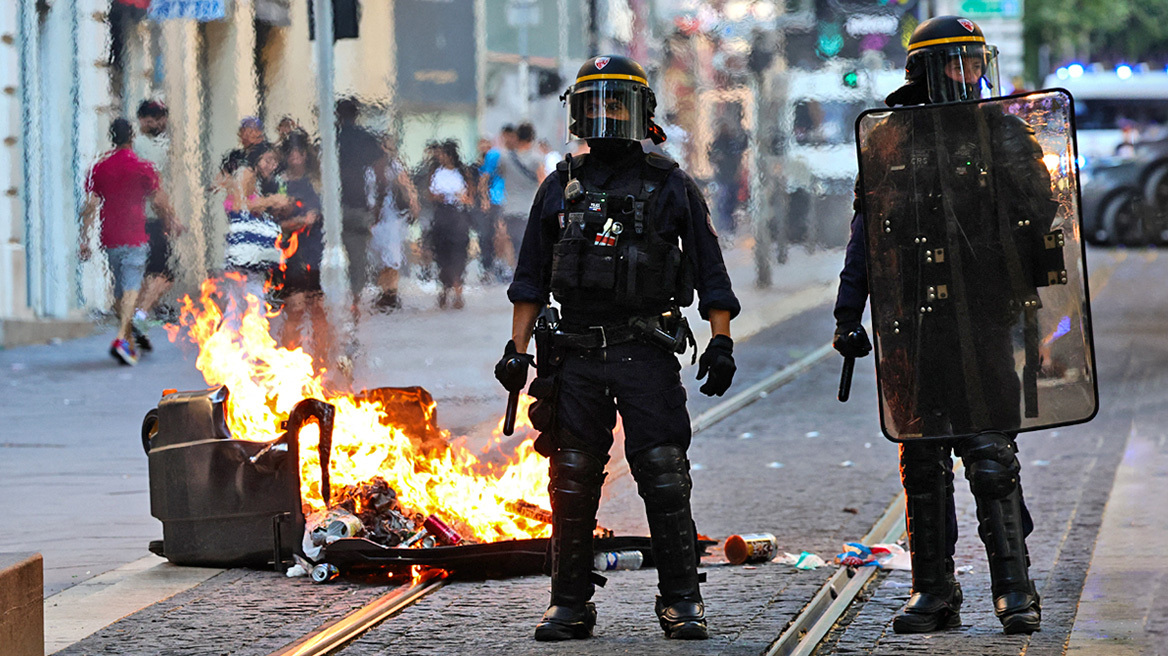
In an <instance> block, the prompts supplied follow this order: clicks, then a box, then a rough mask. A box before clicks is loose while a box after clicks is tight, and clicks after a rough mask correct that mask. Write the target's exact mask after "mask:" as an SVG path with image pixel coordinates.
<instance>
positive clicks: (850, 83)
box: [843, 69, 860, 89]
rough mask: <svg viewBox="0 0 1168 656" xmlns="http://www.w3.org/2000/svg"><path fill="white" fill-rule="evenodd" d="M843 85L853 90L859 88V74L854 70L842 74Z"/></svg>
mask: <svg viewBox="0 0 1168 656" xmlns="http://www.w3.org/2000/svg"><path fill="white" fill-rule="evenodd" d="M843 83H844V86H845V87H847V88H849V89H855V88H856V87H858V86H860V74H859V73H857V72H856V71H855V69H852V70H849V71H847V72H846V73H844V78H843Z"/></svg>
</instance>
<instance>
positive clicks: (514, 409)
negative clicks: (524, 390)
mask: <svg viewBox="0 0 1168 656" xmlns="http://www.w3.org/2000/svg"><path fill="white" fill-rule="evenodd" d="M518 413H519V390H515V391H514V392H511V394H510V395H508V396H507V414H505V415H503V434H504V435H506V436H507V437H511V435H512V434H513V433H514V432H515V415H516V414H518Z"/></svg>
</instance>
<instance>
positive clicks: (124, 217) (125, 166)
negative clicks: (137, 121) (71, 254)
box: [80, 118, 181, 365]
mask: <svg viewBox="0 0 1168 656" xmlns="http://www.w3.org/2000/svg"><path fill="white" fill-rule="evenodd" d="M110 138H111V139H112V141H113V145H114V149H113V150H111V151H110V152H108V153H106V154H105V155H104V156H103V157H102V158H101V160H99V161H98V162H97V163H96V164H94V165H93V169H92V170H90V172H89V177H88V178H87V179H86V181H85V191H86V194H87V195H86V199H85V207H84V209H83V210H82V213H81V220H82V228H81V249H80V254H81V259H82V260H87V259H89V257H90V255H91V252H90V248H89V235H90V232H91V229H92V227H93V223H94V218H95V217H96V216H98V215H99V214H100V217H101V226H100V233H99V237H100V239H99V241H100V243H101V247H102V249H103V250H105V252H106V255H107V257H108V258H109V267H110V273H112V274H113V279H114V299H115V301H114V302H115V304H116V305H115V307H116V309H117V314H118V334H117V336H116V337H115V338H114V341H113V343H112V344H111V345H110V355H111V356H113V357H114V359H116V360H118V361H119V362H121V363H122V364H126V365H133V364H137V363H138V351H137V349H136V348H135V346H134V343H133V341H132V338H131V328H130V321H131V319H133V317H134V307H135V305H136V303H137V299H138V289H139V287H141V284H142V274H143V272H144V270H145V268H146V255H147V249H148V237H147V235H146V203H147V202H149V203H150V204H151V206H152V207H153V208H154V211H155V212H156V213H157V214H158V216H159V217H160V218H161V219H162V220H163V221H164V225H165V226H166V230H167V232H169V233H171V234H176V233H178V232H179V231H181V226H180V225H179V224H178V223H177V221H176V220H175V217H174V211H173V210H172V209H171V206H170V200H169V199H168V198H167V196H166V192H165V191H163V190H162V189H161V187H160V186H159V181H158V173H157V172H156V171H155V170H154V167H153V166H152V165H151V164H150V163H149V162H147V161H145V160H143V159H141V158H140V157H138V156H137V155H136V154H134V150H133V147H132V143H133V138H134V129H133V127H132V126H131V125H130V122H129V121H127V120H126V119H124V118H118V119H114V121H113V123H112V124H111V125H110ZM99 209H100V212H99Z"/></svg>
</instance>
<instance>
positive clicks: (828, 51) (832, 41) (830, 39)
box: [815, 22, 844, 59]
mask: <svg viewBox="0 0 1168 656" xmlns="http://www.w3.org/2000/svg"><path fill="white" fill-rule="evenodd" d="M843 48H844V36H843V34H841V33H840V27H839V25H838V24H836V23H829V22H823V23H820V24H819V38H818V39H817V40H816V43H815V51H816V53H818V54H819V56H820V57H822V58H823V59H831V58H832V57H835V56H836V55H838V54H839V52H840V50H843Z"/></svg>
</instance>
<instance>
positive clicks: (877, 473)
mask: <svg viewBox="0 0 1168 656" xmlns="http://www.w3.org/2000/svg"><path fill="white" fill-rule="evenodd" d="M830 328H831V316H830V313H829V312H827V308H826V306H824V307H823V308H820V309H819V310H817V311H815V312H810V313H807V314H805V315H801V316H800V317H797V318H796V319H794V320H792V321H790V322H787V323H785V324H783V325H780V326H778V327H776V328H774V329H772V330H768V331H765V332H763V333H760V334H759V335H756V336H755V337H754V338H752V339H750V340H748V341H746V342H743V343H742V345H741V346H740V348H739V349H737V350H738V351H739V353H738V355H739V363H740V366H741V367H742V370H743V371H744V372H750V371H754V373H753V374H752V376H753V377H754V378H761V377H763V376H765V375H766V374H767V373H770V371H773V370H774V369H775V368H778V367H781V366H784V365H785V364H788V363H789V362H791V361H793V360H794V359H797V358H798V357H801V356H802V355H805V354H806V353H808V352H810V351H811V350H813V349H814V348H816V347H818V346H821V345H822V344H823V343H824V342H825V341H826V339H827V338H828V336H830V332H831V330H830ZM837 366H838V362H837V361H836V360H835V359H831V360H827V361H824V363H822V364H821V365H820V366H818V367H816V368H815V369H814V370H812V371H811V372H809V374H808V375H807V376H806V382H803V379H801V380H800V382H799V383H798V384H792V385H789V386H787V387H784V388H781V389H780V390H777V391H776V392H774V393H772V394H770V395H768V396H767V397H766V398H765V399H761V400H760V401H758V402H756V403H755V404H753V405H751V406H749V407H748V408H746V409H745V410H744V411H742V412H741V413H739V414H738V415H735V416H733V417H731V418H730V419H728V420H725V421H723V422H722V423H720V424H717V425H715V426H713V427H712V428H710V429H709V430H707V431H705V432H703V433H701V434H699V435H698V436H697V437H696V438H695V441H694V445H693V448H692V449H691V460H692V462H693V463H694V470H695V471H694V473H693V477H694V485H695V493H694V509H695V517H696V521H697V523H698V527H699V530H700V531H701V532H703V533H705V534H708V535H710V536H712V537H714V538H716V539H722V538H724V537H725V536H727V535H729V534H731V533H746V532H759V531H766V532H771V533H774V534H775V535H776V536H778V537H779V543H780V550H782V551H790V552H795V553H798V552H800V551H802V550H808V551H813V552H816V553H819V554H820V555H822V556H824V557H825V558H830V556H831V555H833V554H834V553H836V552H838V551H839V550H840V545H841V543H842V542H843V541H845V540H850V539H856V538H857V537H859V536H860V535H862V534H863V533H864V532H865V531H866V530H867V529H868V527H869V526H871V524H872V522H873V521H875V519H876V517H877V516H878V515H879V514H880V513H881V512H882V511H883V510H884V507H885V506H886V505H887V503H888V501H889V500H891V498H892V497H893V495H894V494H895V493H896V491H897V488H898V486H899V480H898V479H897V476H896V463H895V457H894V450H893V449H892V448H891V445H888V444H887V443H885V442H883V439H882V438H879V437H878V435H879V431H878V427H877V425H876V423H875V421H874V419H873V418H872V413H871V409H872V408H873V407H874V406H875V399H874V393H873V392H872V388H873V374H872V373H871V372H870V371H868V372H864V373H860V374H859V375H858V376H857V394H856V398H855V399H854V400H853V402H851V403H848V404H847V405H841V404H838V403H837V402H835V401H834V399H833V396H834V392H835V387H836V384H837V381H838V369H837V368H836V367H837ZM749 378H751V376H744V380H742V381H741V382H740V384H743V385H745V384H748V382H749ZM856 426H861V427H863V428H862V430H861V431H860V432H859V433H857V432H856V431H855V430H854V427H856ZM878 440H879V441H878ZM865 444H867V445H868V447H869V448H865ZM845 461H846V462H849V463H850V464H849V465H848V466H841V463H843V462H845ZM845 509H849V510H847V511H845ZM600 520H601V522H602V523H603V524H604V525H606V526H608V527H610V528H613V529H614V530H616V531H617V532H618V533H619V534H634V535H646V534H647V529H646V527H645V522H644V510H643V505H642V502H641V500H640V498H639V497H638V496H637V494H636V491H635V488H634V485H633V482H632V480H631V477H628V476H624V477H620V478H618V479H617V480H616V481H615V483H614V484H613V485H612V486H611V487H610V489H609V490H608V493H607V495H606V498H605V501H604V505H603V506H602V508H601V513H600ZM707 561H708V563H707V567H706V568H705V571H706V572H707V574H708V577H709V580H708V582H707V583H706V585H705V586H704V588H703V590H704V593H705V596H706V598H707V601H708V604H709V613H710V617H711V626H712V629H713V633H714V638H713V640H711V641H709V642H705V643H680V644H679V643H675V642H671V641H666V640H665V639H664V638H663V637H662V636H661V631H660V629H659V628H658V627H657V624H656V619H655V617H654V616H653V610H652V609H653V597H654V594H655V572H654V571H652V570H645V571H635V572H616V573H614V574H613V576H611V577H610V581H609V584H608V586H607V587H605V588H603V589H601V590H598V592H597V595H596V602H597V605H598V608H599V611H600V621H599V625H598V627H597V636H598V637H597V638H596V639H595V640H591V641H585V642H573V643H572V644H570V645H559V646H551V647H549V646H548V645H542V644H538V643H535V642H534V641H532V640H531V638H530V635H531V629H532V627H533V626H534V622H535V621H536V620H537V619H538V617H539V615H540V614H541V613H542V611H543V609H544V608H545V607H546V604H547V585H548V581H547V579H546V577H539V576H532V577H523V578H517V579H511V580H503V581H487V582H482V583H452V584H450V585H447V586H446V587H444V588H442V589H441V590H439V591H437V592H435V593H434V594H432V595H430V596H428V597H427V598H425V599H424V600H422V601H421V602H420V603H418V604H417V605H415V606H413V607H411V608H409V609H407V610H406V611H404V612H403V613H402V614H401V615H400V616H398V617H396V618H394V619H392V620H390V621H388V622H386V623H385V624H383V625H381V626H380V627H378V628H376V629H374V630H373V631H371V632H369V633H368V634H366V636H364V637H362V638H361V639H359V640H357V641H356V642H354V643H353V644H352V645H351V646H349V647H348V648H347V649H346V650H345V651H344V652H342V653H344V654H373V653H394V654H399V653H410V654H447V653H451V652H454V653H484V654H496V653H505V652H513V653H516V654H525V653H533V654H534V653H585V654H592V653H595V654H602V653H603V654H607V653H637V654H657V653H659V654H674V653H689V654H710V653H725V654H755V653H759V652H760V651H762V650H764V649H765V648H766V646H767V645H769V644H770V642H772V641H773V640H774V639H775V638H776V637H777V636H778V633H779V632H780V631H781V630H782V628H783V627H784V626H785V625H786V624H787V623H788V622H789V621H790V620H791V619H792V618H793V617H794V615H795V614H796V613H797V612H798V611H799V610H800V609H801V608H802V606H803V605H804V604H805V603H806V601H807V600H808V599H809V598H810V597H811V595H812V594H814V591H815V590H816V589H817V588H818V587H819V586H820V585H821V584H822V583H823V581H824V580H826V578H827V576H829V575H830V571H829V570H828V569H820V570H816V571H800V570H796V569H793V568H790V567H787V566H783V565H778V564H769V563H768V564H763V565H759V566H757V567H751V568H746V567H734V566H729V565H728V564H726V563H725V562H724V560H723V559H721V558H720V556H719V555H718V554H715V555H713V556H711V557H710V558H707ZM263 582H267V583H268V584H270V585H268V586H266V587H265V586H264V585H262V583H263ZM346 585H348V584H346ZM330 588H331V586H305V585H302V584H300V582H288V581H286V580H283V579H280V578H279V577H278V576H276V575H274V574H268V573H263V572H241V571H239V570H233V571H231V572H229V573H227V574H225V575H223V576H220V577H216V578H215V579H212V580H211V581H208V582H207V583H205V584H203V585H202V586H199V587H198V588H195V589H193V590H190V591H188V592H186V593H183V594H181V595H177V596H176V597H173V598H171V599H170V600H167V601H164V602H162V603H160V604H157V605H155V606H154V607H152V608H150V609H147V610H145V611H142V612H140V613H137V614H135V615H133V616H131V617H130V618H127V619H125V620H123V621H121V622H118V623H116V624H114V625H111V626H110V627H107V628H106V629H104V630H103V631H100V632H98V633H97V634H95V635H93V636H90V637H89V638H87V639H85V640H83V641H81V642H79V643H77V644H75V645H73V646H72V647H70V648H69V649H67V650H65V651H63V652H59V653H63V654H88V653H111V652H117V653H123V654H154V653H199V654H201V653H231V654H252V653H258V652H256V651H255V650H256V649H260V647H259V646H258V645H260V644H262V645H264V646H265V647H266V646H267V645H268V643H267V642H262V641H261V640H260V638H258V637H255V638H253V637H248V638H246V639H245V638H241V637H239V636H241V635H243V636H250V633H251V632H254V633H256V634H261V635H262V636H269V635H281V636H282V635H285V634H292V633H294V632H295V631H294V629H293V628H292V627H293V626H295V627H297V628H298V627H300V626H301V625H304V624H308V623H310V622H309V621H308V620H307V619H304V614H305V613H306V612H307V611H305V609H306V608H312V607H314V606H322V607H327V608H330V609H332V608H336V605H335V604H333V603H332V602H329V601H326V602H318V601H316V595H317V591H318V590H327V589H330ZM358 590H360V592H359V593H357V594H355V595H354V599H366V598H369V597H371V596H372V595H373V594H375V593H373V592H371V591H369V590H367V589H363V588H358ZM381 590H382V589H381V588H378V589H377V592H380V591H381ZM328 594H329V598H330V599H331V598H333V597H334V596H335V594H336V593H333V592H331V590H330V592H329V593H328ZM277 600H279V601H277ZM188 608H189V609H190V612H188ZM213 608H217V609H218V610H217V611H215V612H204V611H210V609H213ZM254 609H260V610H267V611H274V612H252V611H253V610H254ZM277 609H279V610H277ZM334 614H335V613H333V612H332V611H331V610H330V611H327V612H325V613H322V614H321V615H320V616H319V617H318V618H317V619H316V620H314V621H316V622H317V623H318V624H319V623H323V622H324V621H326V620H327V619H329V618H331V617H332V616H333V615H334ZM160 622H161V623H162V624H163V625H166V626H164V627H160V626H159V623H160ZM167 622H174V623H177V624H181V625H182V626H183V627H184V628H183V629H182V631H183V632H184V635H188V634H189V635H195V636H202V638H191V640H195V641H196V642H195V643H185V644H186V646H185V647H184V648H183V651H171V652H165V651H160V650H163V649H165V648H169V642H168V641H169V640H170V636H171V635H172V632H173V631H176V630H177V629H174V628H173V627H170V626H169V625H168V624H167ZM225 624H229V625H230V627H225V626H224V625H225ZM248 627H252V628H251V630H250V631H249V629H248ZM160 628H161V629H162V630H161V631H160V630H159V629H160ZM224 631H227V632H228V633H229V639H228V640H223V639H221V638H220V635H221V634H222V633H223V632H224ZM199 639H202V640H204V641H205V644H206V648H207V649H208V650H209V651H206V652H203V651H200V648H199V647H198V646H197V641H198V640H199ZM263 639H264V640H267V638H266V637H265V638H263ZM223 645H231V647H229V648H230V651H222V652H220V651H211V650H213V649H228V648H227V647H223ZM235 645H238V646H235ZM581 650H583V651H581Z"/></svg>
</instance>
